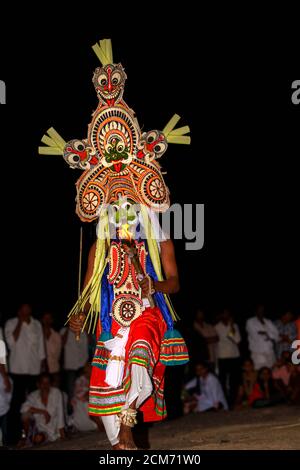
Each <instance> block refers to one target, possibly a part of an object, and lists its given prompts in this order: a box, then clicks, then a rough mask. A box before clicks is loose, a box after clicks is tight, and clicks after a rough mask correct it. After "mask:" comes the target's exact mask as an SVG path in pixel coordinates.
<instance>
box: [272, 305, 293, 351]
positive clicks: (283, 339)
mask: <svg viewBox="0 0 300 470" xmlns="http://www.w3.org/2000/svg"><path fill="white" fill-rule="evenodd" d="M275 326H276V328H277V330H278V333H279V341H278V343H277V345H276V353H277V357H278V359H280V358H281V357H282V353H283V352H284V351H289V352H292V351H293V349H292V343H293V342H294V341H295V339H297V328H296V324H295V322H294V321H293V314H292V313H291V312H286V313H284V314H283V315H281V317H280V319H279V320H277V321H276V322H275Z"/></svg>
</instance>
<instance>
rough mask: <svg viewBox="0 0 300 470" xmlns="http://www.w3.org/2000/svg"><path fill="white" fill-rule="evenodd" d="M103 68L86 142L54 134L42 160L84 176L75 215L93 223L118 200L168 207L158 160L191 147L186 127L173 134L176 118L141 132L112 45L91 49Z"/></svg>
mask: <svg viewBox="0 0 300 470" xmlns="http://www.w3.org/2000/svg"><path fill="white" fill-rule="evenodd" d="M93 50H94V52H95V53H96V55H97V57H98V58H99V60H100V62H101V64H102V66H101V67H98V68H97V69H96V71H95V73H94V76H93V84H94V87H95V89H96V92H97V95H98V98H99V104H98V107H97V109H96V111H95V112H94V113H93V117H92V122H91V123H90V125H89V127H88V136H87V139H81V140H78V139H72V140H70V141H69V142H65V140H64V139H63V138H62V137H61V136H60V135H59V134H58V133H57V132H56V131H55V130H54V129H53V128H50V129H49V130H48V132H47V134H46V135H44V136H43V138H42V142H43V143H44V144H45V146H44V147H39V153H40V154H42V155H62V156H63V158H64V160H65V161H66V162H67V163H68V165H69V166H70V167H71V168H75V169H80V170H83V171H84V172H83V174H82V176H81V177H80V178H79V180H78V181H77V183H76V189H77V198H76V201H77V205H76V212H77V214H78V216H79V217H80V219H81V220H82V221H85V222H91V221H93V220H95V219H96V218H97V217H99V213H100V210H101V207H102V206H103V205H104V204H113V203H116V201H118V200H120V198H121V199H122V198H124V199H127V200H130V201H132V202H133V203H138V204H144V205H146V206H147V207H149V208H151V209H153V210H154V211H157V212H164V211H165V210H167V209H168V207H169V190H168V188H167V186H166V185H165V182H164V179H163V176H162V173H161V171H160V165H159V163H158V161H157V160H158V159H160V158H161V157H162V155H163V154H164V153H165V151H166V150H167V147H168V144H169V143H176V144H190V141H191V139H190V137H189V136H187V135H186V134H188V133H189V131H190V129H189V127H188V126H183V127H180V128H175V127H176V124H177V122H178V121H179V119H180V117H179V116H178V115H177V114H175V115H174V116H173V117H172V119H171V120H170V121H169V122H168V124H167V125H166V126H165V127H164V129H163V130H162V131H158V130H151V131H148V132H143V133H142V132H141V130H140V127H139V124H138V121H137V119H136V118H135V115H134V112H133V111H132V110H131V109H130V108H129V107H128V106H127V104H126V103H125V102H124V100H123V92H124V86H125V81H126V74H125V72H124V69H123V67H122V65H121V64H114V62H113V55H112V47H111V41H110V40H109V39H104V40H102V41H100V43H99V44H98V43H97V44H95V45H94V46H93Z"/></svg>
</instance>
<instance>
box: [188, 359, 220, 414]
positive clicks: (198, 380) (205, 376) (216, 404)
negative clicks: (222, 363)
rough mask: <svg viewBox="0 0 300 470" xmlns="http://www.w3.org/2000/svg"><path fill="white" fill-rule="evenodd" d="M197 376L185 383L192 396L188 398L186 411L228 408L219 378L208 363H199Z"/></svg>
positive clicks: (196, 369)
mask: <svg viewBox="0 0 300 470" xmlns="http://www.w3.org/2000/svg"><path fill="white" fill-rule="evenodd" d="M195 372H196V377H194V378H193V379H192V380H190V381H189V382H188V383H187V384H186V385H185V390H186V391H187V392H189V395H190V397H191V399H190V400H187V402H186V405H187V406H185V411H186V412H187V411H199V412H202V411H209V410H220V409H224V410H228V405H227V401H226V398H225V396H224V393H223V390H222V387H221V384H220V382H219V380H218V378H217V377H216V376H215V375H214V374H213V373H211V372H209V368H208V366H207V365H206V364H197V365H196V368H195Z"/></svg>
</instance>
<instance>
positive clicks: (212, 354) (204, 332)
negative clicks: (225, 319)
mask: <svg viewBox="0 0 300 470" xmlns="http://www.w3.org/2000/svg"><path fill="white" fill-rule="evenodd" d="M193 327H194V330H195V331H196V332H197V333H198V334H199V335H201V336H202V338H203V339H204V341H205V343H206V346H207V351H208V358H207V362H208V363H209V365H210V368H211V370H215V367H216V360H217V351H216V346H217V342H218V340H219V338H218V335H217V332H216V330H215V328H214V327H213V326H212V325H210V324H209V323H206V321H205V315H204V312H203V311H202V310H197V312H196V318H195V321H194V325H193Z"/></svg>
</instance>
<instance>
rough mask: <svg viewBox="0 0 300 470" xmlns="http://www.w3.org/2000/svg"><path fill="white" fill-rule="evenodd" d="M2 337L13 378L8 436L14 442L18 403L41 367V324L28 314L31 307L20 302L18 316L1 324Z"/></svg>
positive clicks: (32, 385)
mask: <svg viewBox="0 0 300 470" xmlns="http://www.w3.org/2000/svg"><path fill="white" fill-rule="evenodd" d="M5 338H6V341H7V344H8V347H9V350H10V355H9V372H10V374H11V377H12V380H13V395H12V401H11V409H10V412H9V415H8V439H9V441H10V443H11V444H13V443H17V442H18V440H19V439H20V435H21V420H20V418H21V416H20V407H21V405H22V403H23V402H24V401H25V398H26V393H28V392H31V391H32V390H34V389H35V386H36V381H37V378H38V376H39V374H40V373H41V370H42V368H43V367H45V348H44V338H43V332H42V327H41V324H40V322H39V321H38V320H36V319H34V318H33V317H32V307H31V305H29V304H22V305H21V306H20V308H19V309H18V316H17V317H16V318H12V319H11V320H8V321H7V322H6V324H5Z"/></svg>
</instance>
